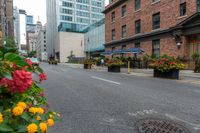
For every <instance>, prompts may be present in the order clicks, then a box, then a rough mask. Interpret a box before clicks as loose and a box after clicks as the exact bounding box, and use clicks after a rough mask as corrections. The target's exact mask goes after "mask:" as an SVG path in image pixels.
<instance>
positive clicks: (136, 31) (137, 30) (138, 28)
mask: <svg viewBox="0 0 200 133" xmlns="http://www.w3.org/2000/svg"><path fill="white" fill-rule="evenodd" d="M140 32H141V22H140V19H139V20H137V21H135V34H138V33H140Z"/></svg>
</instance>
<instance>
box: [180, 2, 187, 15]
mask: <svg viewBox="0 0 200 133" xmlns="http://www.w3.org/2000/svg"><path fill="white" fill-rule="evenodd" d="M186 12H187V6H186V2H184V3H181V4H180V16H185V15H186Z"/></svg>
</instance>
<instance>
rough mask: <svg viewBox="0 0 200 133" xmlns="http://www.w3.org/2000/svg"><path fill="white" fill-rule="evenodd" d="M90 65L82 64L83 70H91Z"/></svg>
mask: <svg viewBox="0 0 200 133" xmlns="http://www.w3.org/2000/svg"><path fill="white" fill-rule="evenodd" d="M91 68H92V65H91V64H84V69H91Z"/></svg>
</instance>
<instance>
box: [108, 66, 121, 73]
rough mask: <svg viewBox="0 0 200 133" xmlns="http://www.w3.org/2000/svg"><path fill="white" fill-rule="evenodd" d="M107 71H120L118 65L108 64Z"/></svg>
mask: <svg viewBox="0 0 200 133" xmlns="http://www.w3.org/2000/svg"><path fill="white" fill-rule="evenodd" d="M108 72H118V73H119V72H121V69H120V66H109V67H108Z"/></svg>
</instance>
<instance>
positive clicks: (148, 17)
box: [105, 0, 196, 43]
mask: <svg viewBox="0 0 200 133" xmlns="http://www.w3.org/2000/svg"><path fill="white" fill-rule="evenodd" d="M181 1H185V2H186V3H187V15H186V16H184V17H180V15H179V14H180V13H179V5H180V0H160V2H157V3H152V2H151V0H141V2H142V3H141V10H139V11H135V9H134V7H135V5H134V0H128V1H126V2H124V3H123V4H122V5H119V6H117V7H116V8H115V9H112V10H110V11H109V12H107V13H106V14H105V18H106V19H105V29H106V32H105V39H106V43H108V42H111V41H112V40H111V31H112V29H115V30H116V40H121V26H123V25H125V24H126V26H127V37H131V36H134V35H135V21H136V20H138V19H140V20H141V32H142V33H149V32H152V15H153V14H154V13H157V12H160V19H161V25H160V26H161V28H160V29H168V28H169V27H173V26H175V25H176V24H177V23H179V22H181V21H183V20H184V19H186V18H187V17H189V16H191V15H192V14H194V13H195V12H196V0H181ZM123 5H126V8H127V15H126V17H124V18H122V17H121V7H122V6H123ZM108 7H109V6H108ZM113 11H115V22H114V23H112V22H111V13H112V12H113Z"/></svg>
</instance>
